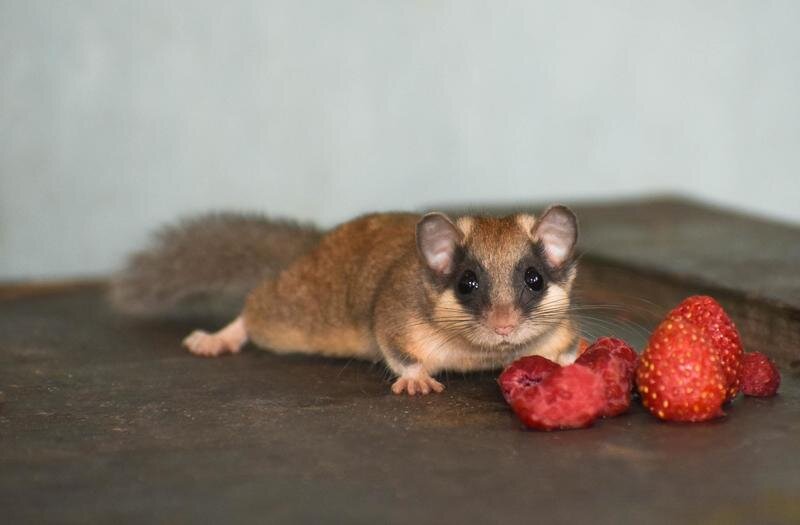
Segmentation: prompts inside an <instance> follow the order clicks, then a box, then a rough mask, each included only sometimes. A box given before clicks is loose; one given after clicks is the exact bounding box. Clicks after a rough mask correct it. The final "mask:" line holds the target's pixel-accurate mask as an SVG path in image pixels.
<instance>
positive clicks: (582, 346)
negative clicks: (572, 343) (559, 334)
mask: <svg viewBox="0 0 800 525" xmlns="http://www.w3.org/2000/svg"><path fill="white" fill-rule="evenodd" d="M589 346H590V345H589V341H587V340H586V339H584V338H583V337H581V338H580V339H578V356H579V357H580V356H582V355H583V353H584V352H586V350H587V349H588V348H589Z"/></svg>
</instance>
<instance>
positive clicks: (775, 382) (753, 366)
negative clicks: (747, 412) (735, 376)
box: [742, 352, 781, 397]
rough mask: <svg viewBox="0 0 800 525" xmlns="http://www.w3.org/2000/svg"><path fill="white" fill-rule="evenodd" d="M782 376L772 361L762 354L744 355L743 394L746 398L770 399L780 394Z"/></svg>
mask: <svg viewBox="0 0 800 525" xmlns="http://www.w3.org/2000/svg"><path fill="white" fill-rule="evenodd" d="M779 386H781V374H780V372H778V367H776V366H775V363H773V362H772V359H770V358H769V357H767V356H765V355H764V354H762V353H761V352H749V353H747V354H744V359H743V360H742V392H744V395H746V396H756V397H769V396H774V395H775V394H777V393H778V387H779Z"/></svg>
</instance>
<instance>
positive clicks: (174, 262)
mask: <svg viewBox="0 0 800 525" xmlns="http://www.w3.org/2000/svg"><path fill="white" fill-rule="evenodd" d="M577 234H578V225H577V219H576V217H575V214H574V213H573V212H572V211H571V210H570V209H568V208H567V207H565V206H561V205H554V206H551V207H550V208H548V209H547V210H546V211H545V212H544V213H543V214H542V215H541V216H540V217H538V218H537V217H534V216H533V215H528V214H515V215H510V216H507V217H502V218H493V217H480V216H464V217H460V218H457V219H450V218H449V217H448V216H447V215H445V214H443V213H429V214H427V215H424V216H419V215H414V214H401V213H379V214H372V215H367V216H363V217H360V218H357V219H354V220H352V221H350V222H347V223H344V224H342V225H341V226H339V227H337V228H335V229H333V230H331V231H330V232H327V233H322V232H319V231H317V230H314V229H312V228H308V227H303V226H298V225H294V224H292V223H288V222H280V221H270V220H267V219H262V218H257V217H243V216H233V215H213V216H208V217H204V218H199V219H195V220H193V221H190V222H185V223H182V224H181V225H179V226H177V227H173V228H171V229H167V230H165V231H163V232H162V234H161V236H160V237H159V238H158V244H156V245H155V246H153V247H151V248H150V249H149V250H146V251H144V252H140V253H138V254H136V255H134V256H133V257H132V259H131V261H130V263H129V266H128V267H127V269H126V270H125V271H123V272H122V273H121V274H120V275H119V276H117V278H116V279H115V280H114V281H113V282H112V288H111V292H112V299H113V300H114V302H115V303H116V304H117V305H118V306H120V307H121V308H123V309H125V310H128V311H135V312H136V311H138V312H143V311H147V310H148V309H150V308H156V307H161V308H162V309H163V308H166V307H169V306H171V305H174V304H176V303H179V302H180V301H183V300H185V299H187V298H188V297H190V296H191V295H192V294H193V293H199V292H204V293H208V292H213V291H216V290H222V291H225V290H227V291H231V290H232V289H233V290H239V291H241V289H242V288H243V287H244V286H245V285H246V284H247V280H248V279H250V281H252V282H256V281H257V280H260V281H261V282H260V283H259V284H257V285H256V286H255V287H254V288H253V289H252V290H251V291H250V292H249V294H248V295H247V297H246V300H245V303H244V308H243V309H241V311H240V312H241V313H240V314H239V315H238V316H237V317H236V318H235V319H234V320H233V321H232V322H231V323H230V324H228V325H227V326H225V327H224V328H223V329H222V330H219V331H218V332H214V333H208V332H204V331H200V330H198V331H195V332H193V333H192V334H190V335H189V336H188V337H186V339H184V341H183V344H184V346H186V347H187V348H188V349H189V351H190V352H192V353H194V354H197V355H202V356H218V355H221V354H224V353H226V352H231V353H236V352H238V351H239V350H240V349H241V348H242V346H243V345H244V344H245V343H246V342H247V341H252V342H253V343H255V344H256V345H258V346H259V347H261V348H264V349H268V350H270V351H273V352H276V353H288V352H302V353H308V354H321V355H327V356H336V357H349V358H363V359H368V360H373V361H380V360H382V361H383V362H385V363H386V365H387V366H388V367H389V368H390V369H391V371H392V372H393V373H394V374H395V375H396V377H397V379H396V380H395V382H394V384H393V385H392V387H391V389H392V392H394V393H396V394H401V393H404V392H407V393H408V394H411V395H414V394H427V393H429V392H431V391H433V392H441V391H442V390H443V389H444V386H443V385H442V384H441V383H440V382H438V381H437V380H436V379H434V377H435V376H436V374H438V373H439V372H442V371H445V370H450V371H470V370H485V369H496V368H499V367H502V366H504V365H506V364H508V363H510V362H511V361H513V360H515V359H517V358H519V357H521V356H525V355H534V354H535V355H542V356H544V357H547V358H549V359H551V360H554V361H558V362H561V363H569V362H571V361H572V360H574V359H575V351H576V348H577V343H578V330H577V327H576V326H575V324H574V320H573V319H572V318H571V316H570V314H569V312H570V301H571V290H572V284H573V281H574V279H575V274H576V258H575V256H574V248H575V243H576V240H577ZM265 242H268V243H269V244H270V245H269V246H266V245H265ZM248 243H249V244H248ZM220 250H225V253H222V254H219V251H220ZM259 257H260V258H262V260H260V261H257V260H255V259H258V258H259ZM248 258H249V259H248ZM239 265H241V268H240V272H239V273H241V274H246V275H247V279H239V278H237V277H236V275H237V268H238V267H239ZM237 279H238V280H237Z"/></svg>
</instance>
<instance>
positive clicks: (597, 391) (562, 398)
mask: <svg viewBox="0 0 800 525" xmlns="http://www.w3.org/2000/svg"><path fill="white" fill-rule="evenodd" d="M605 405H606V396H605V383H604V382H603V379H602V378H601V377H600V376H599V375H598V374H596V373H594V372H593V371H592V370H590V369H589V368H587V367H585V366H583V365H577V364H573V365H569V366H565V367H563V368H559V369H557V370H555V371H554V372H552V373H551V374H550V375H548V376H547V377H546V378H544V380H542V381H541V382H540V383H539V384H537V385H534V386H531V387H529V388H520V389H518V390H517V391H516V392H515V393H514V395H513V396H512V398H511V408H512V409H513V410H514V412H515V413H516V414H517V417H519V419H520V420H521V421H522V422H523V423H524V424H525V425H526V426H527V427H529V428H535V429H538V430H557V429H567V428H583V427H588V426H590V425H591V424H592V423H593V422H594V420H595V419H597V417H598V416H600V414H601V413H602V411H603V408H604V407H605Z"/></svg>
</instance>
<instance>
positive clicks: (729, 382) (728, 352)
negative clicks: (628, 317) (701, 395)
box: [667, 295, 744, 401]
mask: <svg viewBox="0 0 800 525" xmlns="http://www.w3.org/2000/svg"><path fill="white" fill-rule="evenodd" d="M667 319H682V320H683V321H685V322H687V323H690V324H693V325H695V326H697V327H699V328H701V329H702V330H704V331H705V334H706V339H708V340H709V342H710V343H711V345H712V346H713V347H714V348H715V349H716V351H717V353H718V356H719V360H720V365H721V367H722V372H723V373H724V374H725V386H726V389H727V391H726V394H725V401H730V400H731V399H733V398H734V397H736V394H738V393H739V387H740V384H741V373H742V355H743V353H744V352H743V350H742V342H741V339H740V338H739V332H738V331H737V330H736V326H735V325H734V324H733V321H731V319H730V317H728V314H726V313H725V310H723V309H722V306H720V304H719V303H718V302H717V301H715V300H714V299H713V298H712V297H709V296H707V295H694V296H692V297H687V298H686V299H684V300H683V301H681V303H680V304H679V305H678V306H676V307H675V308H674V309H673V310H672V311H671V312H670V313H669V314H667Z"/></svg>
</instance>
